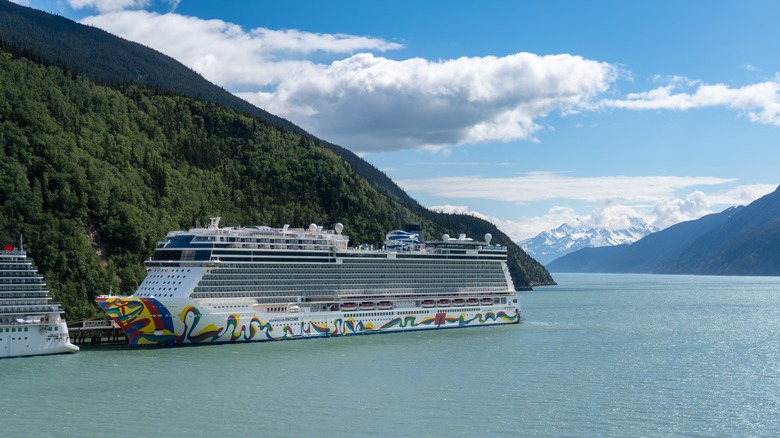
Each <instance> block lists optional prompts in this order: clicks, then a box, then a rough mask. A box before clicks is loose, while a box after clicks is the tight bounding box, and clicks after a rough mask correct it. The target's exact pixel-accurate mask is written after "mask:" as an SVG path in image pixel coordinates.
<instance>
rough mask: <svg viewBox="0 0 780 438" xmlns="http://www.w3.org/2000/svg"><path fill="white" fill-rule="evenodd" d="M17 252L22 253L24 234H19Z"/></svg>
mask: <svg viewBox="0 0 780 438" xmlns="http://www.w3.org/2000/svg"><path fill="white" fill-rule="evenodd" d="M19 251H24V234H19Z"/></svg>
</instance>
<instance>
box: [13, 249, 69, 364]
mask: <svg viewBox="0 0 780 438" xmlns="http://www.w3.org/2000/svg"><path fill="white" fill-rule="evenodd" d="M62 313H63V311H62V308H61V307H60V305H59V303H56V302H53V301H52V297H51V294H50V293H49V290H48V289H47V288H46V283H45V282H44V281H43V276H42V275H40V274H39V273H38V270H37V269H36V268H35V267H34V266H33V264H32V262H31V261H30V260H29V259H28V258H27V253H26V252H25V251H24V250H17V249H16V248H14V247H13V246H12V245H10V244H9V245H5V246H4V247H3V248H2V249H0V358H8V357H19V356H37V355H43V354H57V353H73V352H76V351H79V347H77V346H75V345H73V344H72V343H71V342H70V336H69V335H68V326H67V324H66V323H65V319H64V318H63V317H62Z"/></svg>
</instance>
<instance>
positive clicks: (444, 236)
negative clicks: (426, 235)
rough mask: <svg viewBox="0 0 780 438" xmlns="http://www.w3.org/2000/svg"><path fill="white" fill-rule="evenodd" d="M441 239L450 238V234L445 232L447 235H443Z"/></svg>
mask: <svg viewBox="0 0 780 438" xmlns="http://www.w3.org/2000/svg"><path fill="white" fill-rule="evenodd" d="M441 240H450V235H449V234H445V235H443V236H441Z"/></svg>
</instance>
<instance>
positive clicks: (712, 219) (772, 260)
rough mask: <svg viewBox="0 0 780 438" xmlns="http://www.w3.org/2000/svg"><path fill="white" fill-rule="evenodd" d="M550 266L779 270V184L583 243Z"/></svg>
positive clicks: (748, 272) (705, 272)
mask: <svg viewBox="0 0 780 438" xmlns="http://www.w3.org/2000/svg"><path fill="white" fill-rule="evenodd" d="M547 268H548V269H549V270H550V271H552V272H605V273H606V272H613V273H655V274H699V275H780V188H778V189H777V190H775V191H774V192H772V193H770V194H768V195H766V196H764V197H762V198H760V199H758V200H756V201H754V202H753V203H751V204H750V205H748V206H746V207H732V208H729V209H727V210H725V211H723V212H720V213H716V214H711V215H708V216H704V217H702V218H700V219H697V220H695V221H689V222H683V223H680V224H677V225H674V226H671V227H669V228H667V229H665V230H663V231H659V232H657V233H653V234H650V235H648V236H647V237H645V238H643V239H641V240H639V241H637V242H635V243H633V244H630V245H620V246H614V247H602V248H585V249H582V250H579V251H576V252H573V253H571V254H568V255H566V256H563V257H560V258H558V259H557V260H554V261H553V262H551V263H549V264H548V265H547Z"/></svg>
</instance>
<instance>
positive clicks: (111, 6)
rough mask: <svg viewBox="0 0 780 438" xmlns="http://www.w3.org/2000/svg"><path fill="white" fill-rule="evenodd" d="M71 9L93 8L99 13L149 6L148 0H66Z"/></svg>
mask: <svg viewBox="0 0 780 438" xmlns="http://www.w3.org/2000/svg"><path fill="white" fill-rule="evenodd" d="M67 1H68V5H69V6H70V7H71V8H73V9H85V8H91V9H95V10H97V11H98V12H100V13H101V14H103V13H107V12H114V11H122V10H125V9H140V8H145V7H147V6H149V4H150V1H149V0H67Z"/></svg>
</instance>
